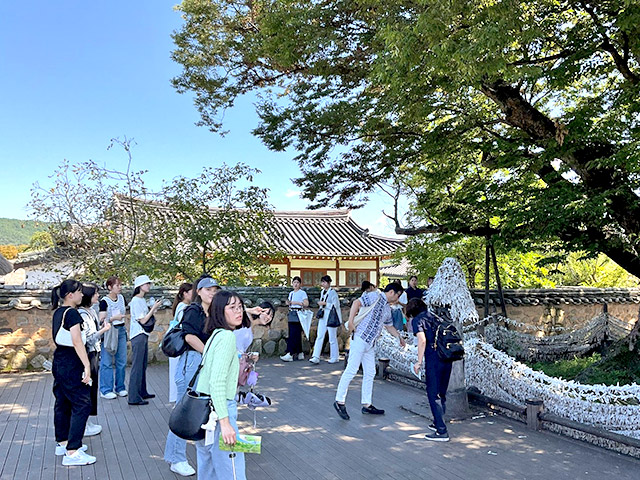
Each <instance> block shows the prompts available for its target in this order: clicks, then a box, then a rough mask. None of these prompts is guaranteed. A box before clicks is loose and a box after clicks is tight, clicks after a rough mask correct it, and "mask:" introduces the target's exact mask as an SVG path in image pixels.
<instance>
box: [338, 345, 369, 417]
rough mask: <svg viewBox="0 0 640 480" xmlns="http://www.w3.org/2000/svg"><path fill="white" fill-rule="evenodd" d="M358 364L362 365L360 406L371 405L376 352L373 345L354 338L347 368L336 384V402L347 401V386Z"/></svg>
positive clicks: (350, 347)
mask: <svg viewBox="0 0 640 480" xmlns="http://www.w3.org/2000/svg"><path fill="white" fill-rule="evenodd" d="M360 364H362V393H361V394H360V401H361V403H362V405H371V398H372V396H373V377H375V375H376V351H375V347H374V346H373V345H369V344H368V343H367V342H365V341H364V340H362V339H361V338H360V337H355V338H354V339H353V340H351V345H350V346H349V360H348V361H347V368H345V369H344V372H343V373H342V376H341V377H340V382H339V383H338V391H337V392H336V402H340V403H344V402H345V400H346V399H347V390H349V384H350V383H351V380H353V377H355V376H356V373H358V369H359V368H360Z"/></svg>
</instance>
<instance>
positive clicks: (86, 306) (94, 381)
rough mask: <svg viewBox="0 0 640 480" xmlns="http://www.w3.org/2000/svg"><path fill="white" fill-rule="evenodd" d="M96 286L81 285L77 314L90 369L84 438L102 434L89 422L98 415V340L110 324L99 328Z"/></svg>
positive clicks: (98, 427)
mask: <svg viewBox="0 0 640 480" xmlns="http://www.w3.org/2000/svg"><path fill="white" fill-rule="evenodd" d="M98 298H99V296H98V286H97V285H96V284H94V283H83V284H82V301H81V302H80V308H78V313H80V316H81V317H82V321H83V323H82V330H83V331H85V332H86V333H87V343H86V347H87V355H88V356H89V366H90V367H91V413H90V414H89V419H88V420H87V426H86V427H85V429H84V436H85V437H91V436H92V435H98V434H99V433H100V432H102V426H101V425H98V424H97V423H95V422H93V421H92V420H91V417H96V416H97V415H98V373H99V371H100V350H101V348H100V338H101V337H102V334H103V333H104V332H106V331H107V330H109V329H110V328H111V323H110V322H105V323H104V326H103V327H102V328H99V327H100V325H99V320H98V314H97V313H96V311H95V309H94V308H93V306H94V305H96V304H97V303H98Z"/></svg>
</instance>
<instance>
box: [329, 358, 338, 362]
mask: <svg viewBox="0 0 640 480" xmlns="http://www.w3.org/2000/svg"><path fill="white" fill-rule="evenodd" d="M339 361H340V359H339V358H336V359H335V360H327V363H338V362H339Z"/></svg>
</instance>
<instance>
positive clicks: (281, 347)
mask: <svg viewBox="0 0 640 480" xmlns="http://www.w3.org/2000/svg"><path fill="white" fill-rule="evenodd" d="M286 351H287V342H286V341H285V340H284V339H282V340H280V341H279V342H278V355H284V354H285V352H286Z"/></svg>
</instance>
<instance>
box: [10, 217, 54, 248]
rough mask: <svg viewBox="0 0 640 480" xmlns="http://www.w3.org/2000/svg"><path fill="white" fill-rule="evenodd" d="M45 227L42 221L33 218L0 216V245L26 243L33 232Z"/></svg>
mask: <svg viewBox="0 0 640 480" xmlns="http://www.w3.org/2000/svg"><path fill="white" fill-rule="evenodd" d="M46 228H47V227H46V225H45V224H44V223H42V222H36V221H34V220H17V219H15V218H0V245H26V244H27V243H29V239H30V238H31V236H32V235H33V234H34V233H36V232H41V231H43V230H46Z"/></svg>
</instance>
